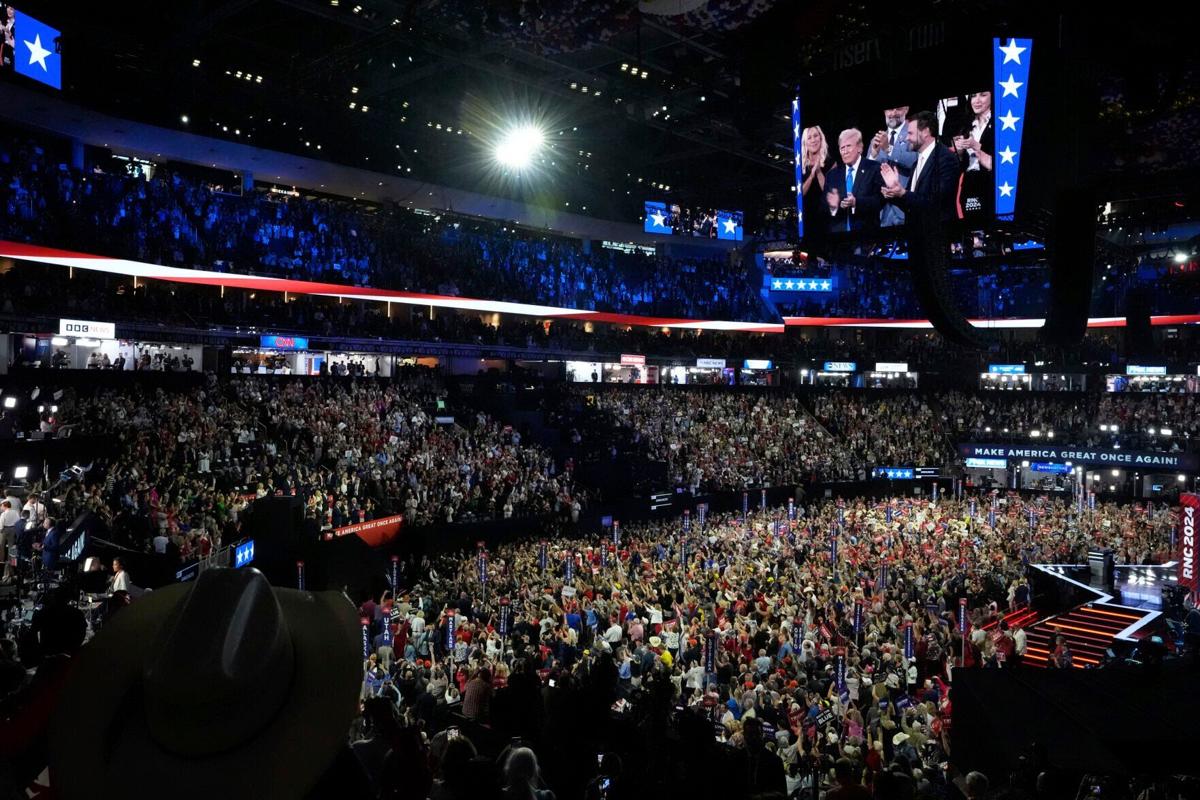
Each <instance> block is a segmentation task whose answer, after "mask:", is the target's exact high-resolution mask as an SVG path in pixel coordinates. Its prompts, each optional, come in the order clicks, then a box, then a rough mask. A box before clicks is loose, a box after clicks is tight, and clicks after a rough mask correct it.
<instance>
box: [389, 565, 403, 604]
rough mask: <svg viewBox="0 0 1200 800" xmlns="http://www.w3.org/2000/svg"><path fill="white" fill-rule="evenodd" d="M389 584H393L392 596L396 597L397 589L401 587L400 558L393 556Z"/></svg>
mask: <svg viewBox="0 0 1200 800" xmlns="http://www.w3.org/2000/svg"><path fill="white" fill-rule="evenodd" d="M388 582H389V583H391V584H392V596H393V597H395V595H396V587H397V586H399V585H400V556H392V568H391V569H390V570H389V571H388Z"/></svg>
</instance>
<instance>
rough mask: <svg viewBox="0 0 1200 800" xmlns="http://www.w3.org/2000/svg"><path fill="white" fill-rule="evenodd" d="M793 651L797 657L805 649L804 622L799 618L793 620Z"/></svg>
mask: <svg viewBox="0 0 1200 800" xmlns="http://www.w3.org/2000/svg"><path fill="white" fill-rule="evenodd" d="M792 649H793V650H795V651H796V655H797V656H799V654H800V651H801V650H803V649H804V621H803V620H802V619H800V618H799V617H796V618H795V619H794V620H792Z"/></svg>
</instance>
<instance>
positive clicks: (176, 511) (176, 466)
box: [53, 375, 588, 561]
mask: <svg viewBox="0 0 1200 800" xmlns="http://www.w3.org/2000/svg"><path fill="white" fill-rule="evenodd" d="M440 392H441V389H440V388H439V387H438V386H437V384H436V382H435V381H434V380H433V379H432V378H430V377H428V376H420V375H418V376H406V377H405V380H404V381H403V382H398V383H384V382H380V381H355V382H353V383H349V384H347V383H345V382H336V381H296V380H292V381H280V380H268V379H263V378H241V377H238V378H231V379H228V380H223V381H218V380H216V379H215V377H214V376H211V375H210V376H209V380H208V381H207V382H206V383H205V384H204V385H203V386H201V387H198V388H194V389H191V390H183V391H177V390H167V389H164V388H158V389H153V390H147V389H142V388H139V387H138V386H131V387H126V388H122V389H119V390H102V391H99V392H96V393H94V394H91V395H87V396H75V397H67V398H64V400H63V401H61V402H62V405H61V406H60V410H59V411H57V412H56V413H55V414H54V415H53V427H60V426H67V425H69V426H73V428H74V435H75V436H77V437H86V436H97V437H105V438H107V439H109V440H110V441H111V442H112V443H113V444H112V448H111V449H112V454H111V456H110V457H108V458H100V459H97V461H96V462H95V463H94V464H92V466H91V469H90V470H89V471H88V473H87V474H86V475H85V476H84V477H83V479H82V480H81V481H79V482H77V483H74V484H72V485H70V486H69V487H68V489H67V491H66V492H65V493H64V494H63V496H62V497H61V498H60V499H61V500H62V502H63V503H64V504H65V505H64V507H65V508H71V509H78V510H85V509H86V510H89V511H92V512H93V513H95V514H96V515H97V516H98V517H99V518H100V519H101V520H102V521H103V522H104V523H105V525H106V526H107V528H108V529H109V530H110V531H111V532H112V536H113V539H114V541H117V542H118V543H119V544H121V545H123V546H127V547H130V548H133V549H136V550H139V551H145V550H147V549H153V550H154V551H155V552H159V553H172V554H175V555H177V556H178V558H179V560H180V561H188V560H190V559H192V558H197V557H203V556H206V555H208V554H209V553H210V552H212V551H213V550H214V549H217V548H220V547H221V545H222V543H224V544H229V543H232V542H235V541H238V540H239V539H240V538H241V529H242V523H243V522H244V517H245V512H246V510H247V508H248V506H249V504H250V503H252V502H253V501H254V500H255V499H258V498H262V497H266V496H276V495H296V496H298V497H300V498H301V499H302V500H303V503H304V513H305V524H306V526H308V528H309V529H310V531H311V532H312V533H313V534H314V535H318V534H320V533H321V532H325V531H330V530H332V529H335V528H340V527H343V526H346V525H351V524H355V523H358V522H363V521H366V520H371V519H375V518H378V517H382V516H388V515H394V514H403V515H404V519H405V524H406V525H410V526H423V525H430V524H439V523H454V522H471V521H482V520H495V519H507V518H512V517H545V516H548V515H552V514H556V515H558V516H559V517H560V518H562V519H571V518H575V519H578V516H579V513H580V511H581V509H582V508H583V506H584V504H585V503H586V502H587V501H588V494H587V492H586V490H584V489H582V488H581V487H578V486H577V485H576V482H575V480H574V476H573V474H572V470H571V465H570V464H569V463H557V462H556V461H555V459H554V458H553V457H552V456H551V455H550V454H549V453H548V452H547V451H545V450H544V449H542V448H540V447H538V446H536V445H533V444H529V443H523V442H522V435H521V432H520V431H518V430H516V429H514V428H512V427H511V426H509V425H505V424H503V423H501V422H499V421H498V420H496V419H494V418H493V417H491V416H489V415H488V414H485V413H483V412H481V411H476V410H474V409H471V408H469V407H466V406H459V407H457V408H456V407H454V406H451V407H449V408H447V409H442V410H439V409H438V408H437V398H438V396H439V393H440ZM438 416H449V417H451V418H452V420H453V421H445V420H443V421H441V422H439V421H438V420H437V417H438Z"/></svg>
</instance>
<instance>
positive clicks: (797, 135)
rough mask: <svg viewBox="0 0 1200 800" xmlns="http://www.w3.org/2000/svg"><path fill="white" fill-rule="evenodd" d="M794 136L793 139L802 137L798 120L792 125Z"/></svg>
mask: <svg viewBox="0 0 1200 800" xmlns="http://www.w3.org/2000/svg"><path fill="white" fill-rule="evenodd" d="M792 138H793V139H799V138H800V123H799V122H797V123H796V124H795V125H793V126H792Z"/></svg>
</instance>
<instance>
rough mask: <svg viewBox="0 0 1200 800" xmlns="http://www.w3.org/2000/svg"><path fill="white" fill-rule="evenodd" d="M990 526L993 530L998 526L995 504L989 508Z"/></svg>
mask: <svg viewBox="0 0 1200 800" xmlns="http://www.w3.org/2000/svg"><path fill="white" fill-rule="evenodd" d="M988 527H989V528H992V529H993V530H995V528H996V509H995V507H994V506H993V507H992V508H990V509H988Z"/></svg>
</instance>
